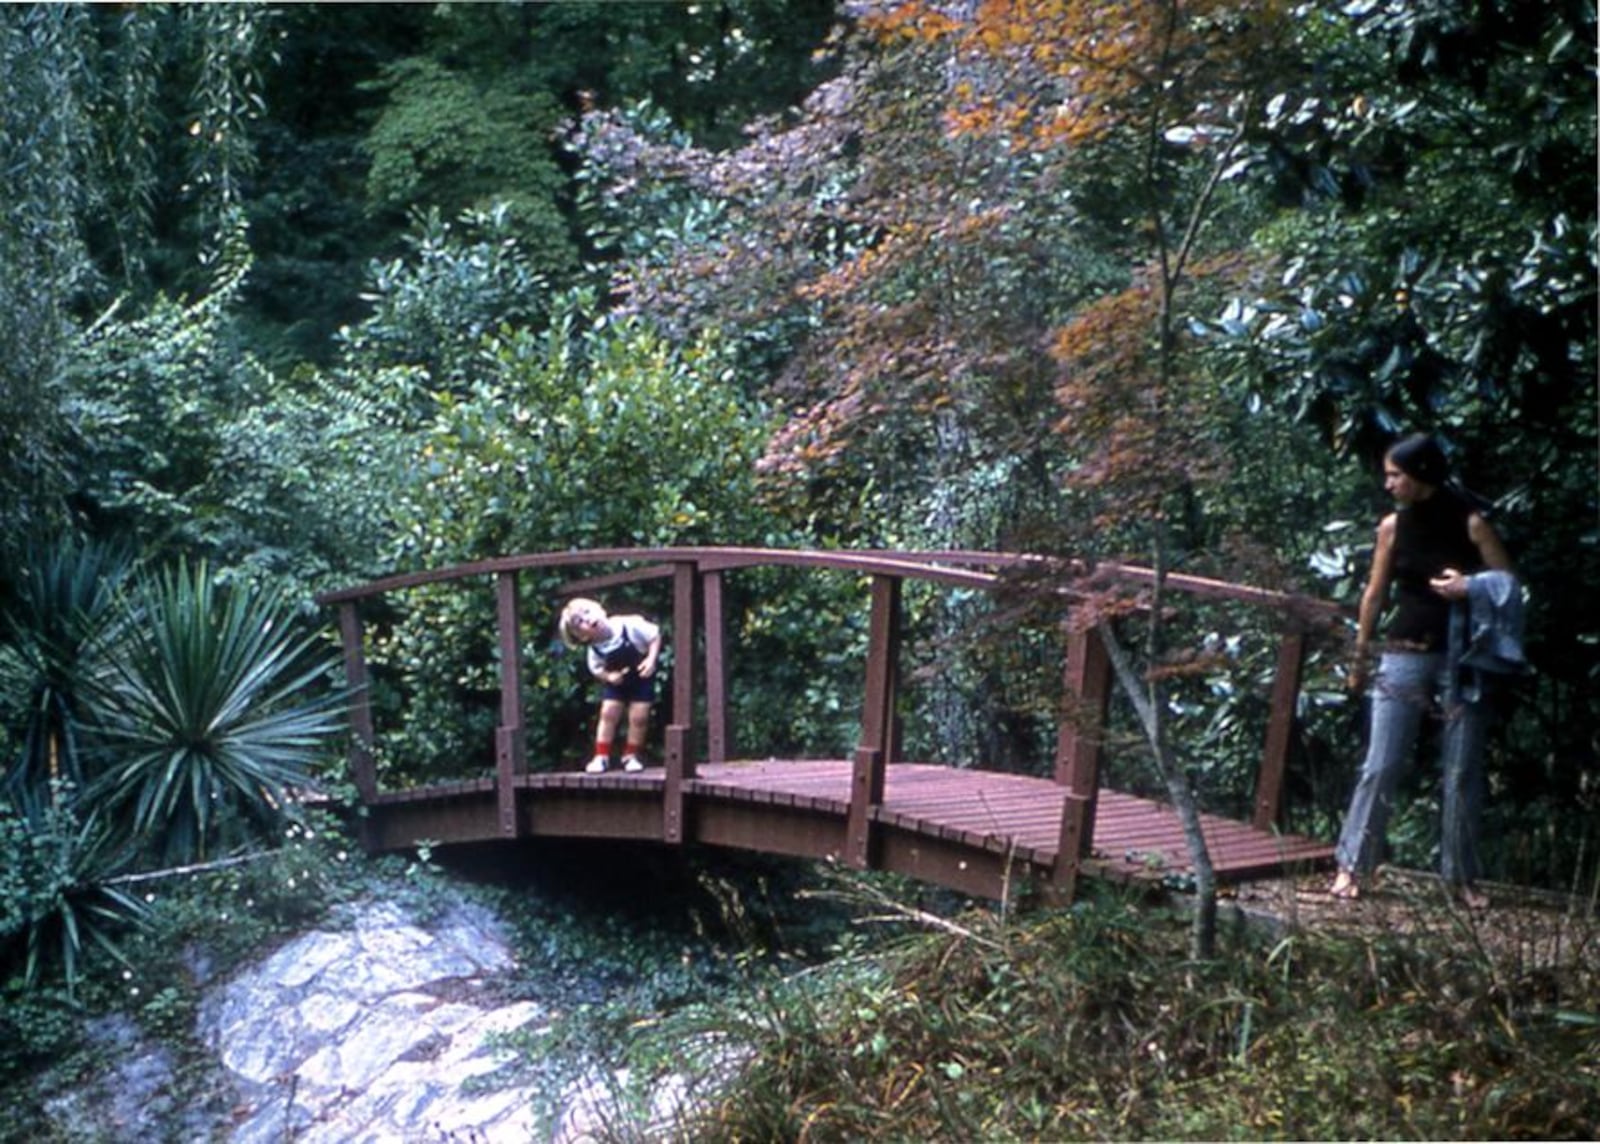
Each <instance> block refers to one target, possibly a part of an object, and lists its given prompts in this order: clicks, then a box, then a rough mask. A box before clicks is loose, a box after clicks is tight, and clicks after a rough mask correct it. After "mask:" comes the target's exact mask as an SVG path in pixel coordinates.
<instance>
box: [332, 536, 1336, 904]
mask: <svg viewBox="0 0 1600 1144" xmlns="http://www.w3.org/2000/svg"><path fill="white" fill-rule="evenodd" d="M619 564H621V565H626V566H627V567H626V568H625V569H624V570H623V571H619V572H612V573H606V574H603V575H598V576H589V577H585V578H581V579H575V580H571V581H568V582H566V583H565V585H564V586H563V588H562V593H563V594H566V595H576V594H601V593H604V592H606V591H608V590H610V589H615V588H618V587H622V586H625V585H630V584H638V583H641V582H644V581H649V580H663V579H664V580H668V581H670V592H671V601H672V603H671V610H670V612H671V614H670V616H669V617H667V624H666V626H667V627H668V629H669V631H670V640H671V645H672V646H673V648H674V649H676V651H675V659H674V664H673V670H672V673H671V688H670V692H671V694H670V708H669V712H670V713H669V716H668V719H667V722H666V725H665V742H664V752H663V763H664V771H665V777H664V782H663V784H662V816H663V817H662V839H663V841H665V842H666V843H669V844H677V843H681V842H683V841H684V838H685V788H686V784H687V783H689V782H691V781H692V780H693V779H694V778H695V776H696V771H697V767H698V766H699V765H700V764H701V763H702V762H704V763H723V762H726V761H728V760H729V759H730V757H731V756H732V754H733V746H732V743H731V741H730V735H729V724H728V713H729V697H728V679H727V666H728V655H727V644H726V638H727V637H726V632H727V616H726V614H725V603H726V598H727V597H726V577H727V575H728V574H729V573H731V572H734V571H736V570H740V569H751V568H771V567H790V568H804V569H813V570H817V571H827V572H835V573H845V574H850V575H855V576H861V577H865V578H867V579H868V581H869V601H870V603H869V608H870V615H869V620H868V628H867V631H868V640H867V644H868V646H867V654H866V661H865V665H864V679H863V683H862V707H861V717H860V729H859V734H858V736H857V742H856V747H855V749H854V753H853V757H852V759H851V760H850V762H851V778H850V787H849V791H850V793H849V810H848V816H847V822H846V830H845V839H846V842H845V848H844V853H843V855H842V857H843V858H844V859H845V861H847V862H849V863H850V864H851V865H854V866H857V867H861V868H867V867H871V866H872V865H873V864H874V845H873V835H874V822H875V820H876V818H877V811H878V810H879V809H880V808H881V807H882V805H883V801H884V788H885V778H886V774H887V773H888V768H889V767H890V766H891V765H893V764H894V763H896V762H900V761H902V760H901V759H900V744H899V741H898V739H899V727H898V721H897V719H896V718H895V712H896V709H897V702H898V697H899V691H900V685H901V668H902V651H903V648H902V642H903V611H904V609H903V592H904V586H905V584H906V583H907V582H908V581H923V582H927V583H931V584H936V585H943V586H946V587H951V588H969V589H978V590H981V591H985V592H999V591H1002V590H1004V589H1006V588H1007V587H1008V586H1011V587H1013V588H1014V586H1015V583H1016V581H1017V579H1018V578H1019V577H1032V578H1033V579H1034V580H1035V581H1043V582H1045V583H1049V582H1050V579H1051V577H1052V575H1054V576H1056V578H1057V580H1058V581H1059V582H1060V583H1061V584H1062V585H1063V586H1062V588H1061V589H1060V592H1061V611H1060V615H1061V618H1062V619H1061V629H1062V632H1063V636H1064V642H1065V646H1064V648H1063V654H1062V660H1061V662H1062V671H1061V689H1062V701H1061V703H1060V704H1059V710H1060V711H1061V713H1062V714H1061V717H1060V719H1059V725H1058V728H1057V733H1056V737H1055V738H1056V742H1055V758H1054V767H1053V780H1054V783H1055V784H1056V785H1057V786H1059V787H1060V788H1062V790H1063V801H1062V814H1061V823H1060V835H1059V847H1058V850H1057V859H1056V863H1055V869H1054V870H1053V871H1052V872H1051V880H1052V882H1053V886H1054V890H1055V891H1056V892H1057V893H1058V894H1060V895H1062V896H1064V897H1068V898H1070V897H1071V895H1072V894H1073V892H1074V889H1075V886H1076V882H1077V879H1078V877H1079V875H1080V872H1081V870H1082V864H1083V862H1084V860H1085V859H1086V858H1088V857H1089V856H1090V855H1091V852H1092V849H1093V845H1094V828H1095V812H1096V806H1097V800H1098V797H1099V794H1100V783H1101V776H1100V771H1101V761H1102V741H1103V736H1102V733H1101V731H1102V728H1103V727H1104V725H1105V722H1106V717H1107V712H1108V704H1109V703H1110V700H1111V694H1112V675H1111V667H1110V662H1109V658H1108V656H1107V654H1106V650H1105V646H1104V643H1103V641H1102V639H1101V636H1100V633H1099V631H1098V630H1096V629H1094V628H1088V629H1083V630H1080V629H1078V628H1076V627H1074V626H1072V625H1070V624H1067V623H1066V622H1065V616H1066V613H1067V610H1068V607H1069V605H1070V603H1071V597H1072V589H1071V587H1070V585H1071V584H1072V583H1073V582H1074V580H1075V579H1076V578H1077V575H1078V572H1077V570H1074V569H1072V568H1071V567H1069V566H1066V565H1060V566H1053V565H1052V562H1050V561H1048V560H1046V559H1045V558H1042V557H1035V556H1027V555H1019V554H1012V553H996V552H952V551H941V552H900V551H850V552H846V551H802V550H784V549H749V548H713V547H697V548H646V549H625V548H618V549H593V550H588V551H582V552H554V553H530V554H523V555H515V556H503V557H497V558H494V559H489V560H482V561H477V562H473V563H467V564H460V565H455V566H452V567H448V568H439V569H431V570H427V571H420V572H414V573H407V574H402V575H396V576H390V577H385V578H383V579H379V580H375V581H372V582H370V583H367V584H362V585H357V586H354V587H350V588H345V589H340V590H337V591H332V592H328V593H325V594H323V595H321V596H319V597H318V602H319V603H322V604H324V605H328V606H331V607H334V608H336V609H337V610H338V617H339V631H340V636H341V640H342V643H343V649H344V668H345V677H346V683H347V685H348V687H349V689H350V695H351V707H350V720H351V730H352V735H351V741H350V759H349V762H350V772H351V777H352V780H353V782H354V785H355V787H356V790H357V792H358V793H359V795H360V797H361V798H362V800H363V801H364V802H367V803H371V802H373V801H375V800H377V799H378V798H379V797H380V793H381V792H380V789H379V783H378V775H377V768H376V764H375V752H374V745H375V741H376V740H375V728H374V723H373V710H372V694H371V687H370V683H371V680H370V678H369V673H368V666H367V658H366V646H365V645H366V641H365V634H364V627H363V619H362V614H361V608H362V605H363V603H364V602H367V601H372V600H375V599H377V598H380V597H383V596H385V595H386V594H388V593H391V592H399V591H403V590H406V589H412V588H417V587H420V586H423V585H429V584H437V583H443V582H448V581H460V580H471V579H477V578H483V577H487V578H490V579H492V581H493V583H494V589H495V600H496V616H497V620H496V643H497V647H498V653H499V654H498V659H499V671H500V678H499V694H500V705H499V706H500V711H499V722H498V726H497V729H496V732H495V778H494V786H495V792H496V800H497V806H498V822H499V830H500V834H501V835H502V836H503V837H507V838H514V837H517V836H518V834H519V831H520V829H521V827H520V825H519V823H520V822H521V819H520V818H519V815H518V813H517V799H518V790H519V787H521V786H523V785H525V780H526V777H527V774H528V759H527V753H526V741H525V740H526V736H525V727H526V723H525V714H526V713H525V709H524V688H523V675H524V663H523V638H522V631H521V622H520V616H521V614H522V613H521V600H520V577H521V575H522V574H523V573H525V572H529V571H530V570H549V569H560V568H583V567H585V566H588V567H594V566H601V567H604V566H614V565H619ZM1097 571H1098V572H1099V573H1100V574H1101V575H1102V576H1105V575H1111V576H1114V577H1116V578H1118V579H1120V580H1121V581H1123V582H1124V583H1126V584H1128V585H1133V586H1135V587H1137V586H1138V585H1139V584H1141V583H1148V582H1149V581H1151V580H1152V579H1153V574H1152V573H1150V572H1149V571H1148V570H1145V569H1140V568H1136V567H1126V566H1105V565H1102V566H1101V567H1100V568H1099V569H1097ZM1163 583H1164V586H1165V588H1166V590H1168V591H1170V592H1176V593H1179V594H1186V595H1191V596H1195V597H1198V598H1204V599H1213V600H1226V601H1233V602H1238V603H1243V604H1247V605H1251V606H1254V607H1260V608H1265V609H1268V610H1269V611H1270V612H1272V613H1273V614H1274V615H1275V616H1277V617H1278V619H1279V631H1280V634H1279V637H1278V640H1279V642H1278V650H1277V661H1276V671H1275V675H1274V679H1273V683H1272V688H1271V694H1270V698H1269V711H1270V713H1269V717H1268V725H1267V728H1266V734H1265V740H1264V742H1263V744H1262V747H1261V754H1260V762H1259V765H1258V767H1257V772H1256V781H1255V794H1254V804H1253V811H1252V818H1251V821H1252V824H1253V825H1254V826H1256V827H1257V828H1258V829H1261V830H1270V829H1271V828H1272V827H1273V825H1274V824H1275V823H1276V822H1277V821H1278V818H1279V814H1280V810H1281V803H1282V798H1283V784H1284V773H1285V768H1286V765H1287V760H1288V756H1289V749H1290V743H1291V738H1292V731H1293V725H1294V720H1295V713H1296V707H1297V700H1298V696H1299V692H1300V687H1301V681H1302V673H1303V667H1304V663H1305V656H1306V648H1307V634H1308V630H1309V629H1310V628H1311V627H1313V626H1314V625H1316V624H1318V623H1326V622H1328V621H1329V620H1330V619H1336V618H1337V617H1338V615H1339V610H1338V609H1337V608H1336V607H1334V606H1333V605H1330V604H1326V603H1322V602H1317V601H1308V600H1306V599H1305V598H1303V597H1295V596H1292V595H1289V594H1285V593H1280V592H1273V591H1268V590H1264V589H1259V588H1252V587H1248V586H1243V585H1237V584H1229V583H1225V582H1222V581H1216V580H1208V579H1204V578H1201V577H1194V576H1186V575H1180V574H1169V575H1167V576H1166V577H1164V580H1163ZM697 648H698V649H699V650H700V654H699V655H698V656H696V655H695V654H694V650H695V649H697ZM702 680H703V693H702V691H701V690H700V688H701V686H702ZM701 698H703V700H704V703H703V710H704V713H705V714H704V726H703V727H697V726H696V725H695V712H696V706H697V700H698V699H701Z"/></svg>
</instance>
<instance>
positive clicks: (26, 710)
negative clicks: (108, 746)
mask: <svg viewBox="0 0 1600 1144" xmlns="http://www.w3.org/2000/svg"><path fill="white" fill-rule="evenodd" d="M129 565H130V557H129V555H128V553H127V552H126V550H122V549H117V548H114V547H111V546H107V545H101V544H97V543H95V542H93V541H83V542H80V541H77V540H74V539H70V538H69V539H61V538H52V539H51V540H48V541H43V542H36V543H35V544H34V545H32V546H30V548H29V549H28V550H26V551H25V552H23V553H22V554H21V557H20V562H19V566H18V568H17V571H16V579H15V583H14V584H13V587H12V591H13V593H14V595H13V597H12V598H11V600H10V601H9V606H8V607H7V608H6V609H5V613H4V615H3V616H0V621H3V631H4V632H5V635H6V640H7V642H6V644H5V645H4V646H3V647H0V689H3V692H4V694H5V695H6V696H7V697H8V698H12V697H14V698H15V701H16V703H17V710H16V711H15V712H12V711H9V710H8V711H7V712H6V714H7V715H9V716H11V717H12V718H17V719H19V721H20V722H21V724H22V726H23V731H22V745H21V749H20V752H19V754H18V755H17V757H15V758H8V759H7V760H6V772H5V774H6V786H7V788H8V789H9V790H10V791H11V792H12V793H14V794H15V793H18V792H34V793H37V792H42V791H44V790H45V789H46V788H47V787H48V785H49V783H50V781H51V780H52V779H53V778H56V777H61V778H64V779H66V780H67V781H69V782H72V783H79V784H81V783H83V782H84V780H85V779H86V778H87V777H88V774H89V767H88V762H87V760H86V759H85V758H84V753H83V746H82V736H83V731H84V725H85V723H86V721H87V720H88V719H89V717H90V716H89V707H90V705H91V702H92V698H93V690H94V680H95V677H96V675H97V673H98V672H99V671H100V670H101V669H102V668H103V665H104V658H105V655H106V653H107V650H108V645H109V644H110V643H111V642H112V640H113V638H114V634H115V627H116V622H117V620H118V617H119V610H120V609H119V605H120V599H119V596H118V593H119V592H120V590H121V587H122V583H123V580H124V578H125V577H126V575H127V572H128V568H129Z"/></svg>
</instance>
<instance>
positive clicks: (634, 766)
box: [622, 755, 644, 775]
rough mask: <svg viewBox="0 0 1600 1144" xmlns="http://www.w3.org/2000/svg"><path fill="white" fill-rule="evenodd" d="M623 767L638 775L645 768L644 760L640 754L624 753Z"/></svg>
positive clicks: (631, 773)
mask: <svg viewBox="0 0 1600 1144" xmlns="http://www.w3.org/2000/svg"><path fill="white" fill-rule="evenodd" d="M622 769H623V770H625V771H627V772H628V773H629V774H630V775H636V774H638V773H639V772H640V771H642V770H644V760H643V759H641V758H640V757H639V756H638V755H623V756H622Z"/></svg>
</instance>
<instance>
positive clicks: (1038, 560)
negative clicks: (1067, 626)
mask: <svg viewBox="0 0 1600 1144" xmlns="http://www.w3.org/2000/svg"><path fill="white" fill-rule="evenodd" d="M684 561H688V562H690V563H694V564H696V565H698V566H700V567H702V568H707V569H732V568H748V567H755V566H764V565H773V566H785V565H787V566H794V567H822V568H831V569H834V570H836V571H841V572H856V573H864V574H879V575H891V576H896V575H898V576H905V577H907V578H909V579H922V580H928V581H932V582H937V583H944V584H949V585H952V586H963V587H974V588H992V587H994V586H995V585H996V584H997V583H998V582H999V576H998V575H997V574H996V573H992V572H990V573H982V572H979V573H973V572H968V571H964V570H963V568H962V567H956V568H950V567H945V565H958V566H965V567H973V566H976V567H991V568H997V569H1008V570H1009V569H1015V568H1029V567H1036V568H1039V569H1041V570H1048V569H1052V568H1063V567H1064V568H1065V569H1066V570H1067V571H1069V572H1071V573H1073V574H1074V575H1078V576H1089V575H1094V574H1098V575H1102V576H1106V577H1109V578H1112V579H1120V580H1126V581H1128V582H1129V583H1134V584H1149V583H1153V582H1154V581H1155V577H1156V574H1155V572H1154V571H1153V570H1152V569H1149V568H1144V567H1141V566H1139V565H1135V564H1125V563H1120V562H1102V563H1099V564H1096V565H1093V566H1090V565H1087V564H1084V563H1083V562H1081V561H1070V560H1062V559H1059V558H1055V557H1048V556H1038V555H1033V554H1029V553H1017V552H990V551H973V550H955V549H949V550H928V551H916V550H900V549H848V550H847V549H800V548H738V547H719V546H693V545H686V546H683V547H677V548H588V549H573V550H567V551H562V552H524V553H518V554H516V555H509V556H495V557H490V558H488V559H485V560H473V561H466V562H463V563H460V564H451V565H446V566H445V567H442V568H428V569H422V570H419V571H416V572H399V573H395V574H393V575H390V576H382V577H379V578H377V579H375V580H369V581H367V582H366V583H364V584H354V585H351V586H350V587H347V588H336V589H332V590H330V591H327V592H321V593H319V594H318V595H317V596H316V601H317V603H319V604H323V605H332V604H341V603H345V602H347V601H351V600H363V599H368V598H370V597H374V596H382V595H384V594H386V593H388V592H394V591H400V590H404V589H408V588H418V587H423V586H425V585H428V584H437V583H441V582H444V581H448V580H462V579H467V578H469V577H472V576H493V575H498V574H500V573H503V572H520V571H523V570H526V569H530V568H560V567H572V566H576V565H584V564H614V563H622V562H637V563H641V564H660V565H673V564H678V563H682V562H684ZM1163 579H1164V583H1165V584H1166V586H1167V587H1169V588H1173V589H1176V590H1178V591H1181V592H1185V593H1188V594H1191V595H1196V596H1203V597H1209V598H1213V599H1219V600H1231V601H1234V602H1237V603H1243V604H1255V605H1259V606H1262V607H1267V608H1285V609H1295V610H1304V612H1305V613H1306V614H1308V615H1311V616H1317V617H1325V618H1328V619H1333V618H1336V617H1338V616H1342V615H1346V614H1348V612H1349V609H1348V608H1347V607H1345V606H1344V605H1341V604H1337V603H1334V602H1332V601H1329V600H1320V599H1317V598H1315V597H1311V596H1305V595H1301V594H1297V593H1292V592H1284V591H1281V590H1278V589H1274V588H1258V587H1254V586H1252V585H1248V584H1235V583H1232V582H1230V581H1227V580H1217V579H1213V578H1210V577H1205V576H1195V575H1192V574H1190V573H1186V572H1168V573H1166V575H1165V577H1164V578H1163Z"/></svg>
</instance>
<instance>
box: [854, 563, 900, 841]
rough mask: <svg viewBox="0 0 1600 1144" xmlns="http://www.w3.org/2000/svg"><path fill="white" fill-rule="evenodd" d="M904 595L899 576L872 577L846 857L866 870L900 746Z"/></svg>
mask: <svg viewBox="0 0 1600 1144" xmlns="http://www.w3.org/2000/svg"><path fill="white" fill-rule="evenodd" d="M900 597H901V580H900V577H898V576H874V577H873V578H872V615H871V619H870V621H869V623H868V635H867V679H866V695H865V698H864V699H863V701H862V707H861V743H860V746H858V747H857V748H856V754H855V761H854V765H853V767H852V768H851V776H850V811H849V815H848V817H847V819H846V823H845V859H846V861H847V862H849V864H850V865H852V866H855V867H858V868H860V869H863V870H865V869H869V868H870V867H871V866H872V864H873V853H872V842H873V840H872V822H873V816H874V815H875V813H876V812H877V809H878V808H879V807H880V806H882V805H883V791H884V783H885V775H886V773H887V770H888V765H889V763H890V762H892V761H893V760H894V758H895V755H896V753H897V751H898V748H899V744H898V743H897V742H896V740H897V738H898V736H897V734H896V727H895V717H894V716H895V692H896V689H897V687H898V685H899V677H900Z"/></svg>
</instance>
